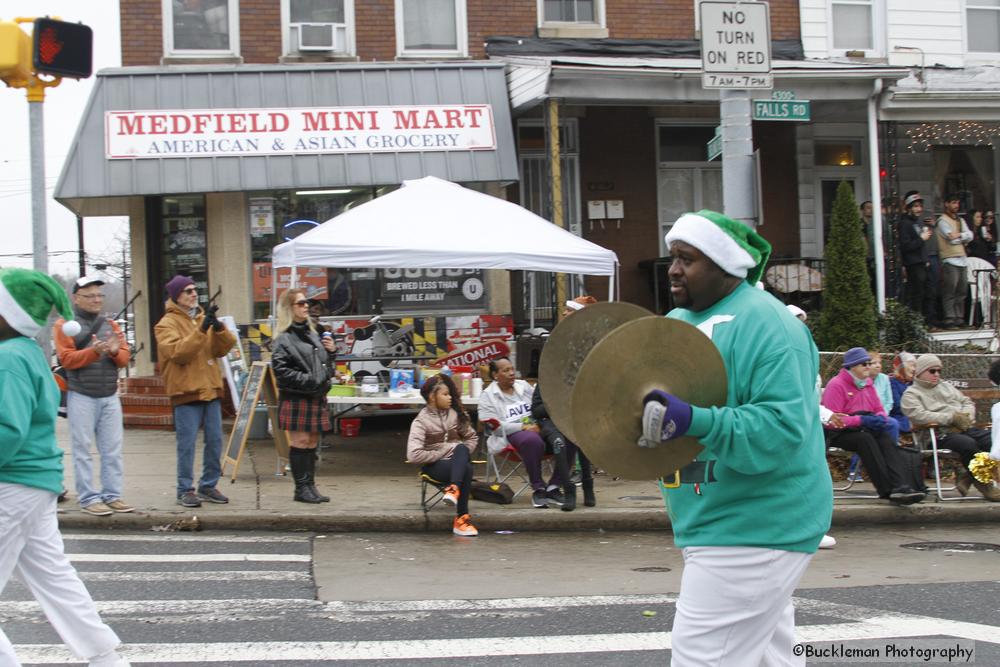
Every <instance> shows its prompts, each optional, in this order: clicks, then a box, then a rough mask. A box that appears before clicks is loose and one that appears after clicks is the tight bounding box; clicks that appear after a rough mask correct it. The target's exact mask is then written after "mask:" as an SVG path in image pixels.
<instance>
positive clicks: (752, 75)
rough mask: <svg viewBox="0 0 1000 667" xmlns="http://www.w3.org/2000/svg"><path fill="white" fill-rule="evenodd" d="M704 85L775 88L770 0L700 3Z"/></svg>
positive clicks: (709, 0)
mask: <svg viewBox="0 0 1000 667" xmlns="http://www.w3.org/2000/svg"><path fill="white" fill-rule="evenodd" d="M698 11H699V12H700V14H699V16H700V17H701V67H702V87H703V88H771V87H773V86H774V80H773V78H772V76H771V23H770V18H769V13H768V7H767V3H766V2H713V1H712V0H702V2H699V3H698Z"/></svg>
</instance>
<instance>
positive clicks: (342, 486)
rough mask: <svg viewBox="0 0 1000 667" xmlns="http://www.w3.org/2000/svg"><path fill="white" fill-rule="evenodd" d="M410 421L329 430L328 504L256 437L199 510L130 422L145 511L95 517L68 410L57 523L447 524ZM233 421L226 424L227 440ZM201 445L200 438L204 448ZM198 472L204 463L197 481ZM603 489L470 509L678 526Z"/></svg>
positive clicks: (137, 488) (486, 520)
mask: <svg viewBox="0 0 1000 667" xmlns="http://www.w3.org/2000/svg"><path fill="white" fill-rule="evenodd" d="M411 420H412V415H405V416H404V415H399V416H380V417H368V418H365V419H364V420H363V422H362V429H361V433H360V434H359V435H358V436H357V437H353V438H345V437H342V436H334V435H331V434H328V435H326V436H325V440H326V442H328V443H329V444H330V447H329V448H324V449H322V450H321V461H320V463H319V465H318V467H317V479H316V485H317V487H318V488H319V489H320V491H321V492H322V493H325V494H326V495H328V496H330V497H331V499H332V500H331V502H329V503H323V504H320V505H307V504H304V503H297V502H294V501H293V500H292V491H293V486H292V481H291V478H290V477H288V476H276V475H275V470H276V462H277V457H276V455H275V450H274V446H273V445H272V444H271V442H270V441H265V440H259V441H251V442H249V443H248V444H247V448H246V450H245V452H244V455H243V458H242V460H241V463H240V468H239V471H238V475H237V476H236V480H235V482H232V483H231V482H230V478H231V475H232V469H231V468H228V469H227V470H226V471H225V473H226V474H225V475H224V477H223V480H222V481H221V482H220V483H219V490H220V491H222V492H223V493H224V494H226V495H227V496H229V498H230V502H229V504H228V505H215V504H211V503H204V504H203V505H202V507H200V508H197V509H185V508H182V507H180V506H179V505H177V504H176V494H175V491H174V489H175V485H176V481H175V480H176V478H175V471H176V460H177V458H176V454H175V444H174V443H175V441H174V434H173V432H168V431H144V430H132V429H129V430H126V431H125V489H124V499H125V500H126V501H127V502H129V503H130V504H132V505H134V506H135V507H136V508H137V509H136V512H135V513H132V514H116V515H114V516H110V517H94V516H90V515H88V514H84V513H83V512H81V511H80V509H79V506H78V505H77V503H76V493H75V491H74V486H73V471H72V468H73V466H72V461H71V457H70V455H69V431H68V428H67V424H66V420H64V419H60V420H58V426H57V436H58V439H59V443H60V445H61V446H62V447H63V449H64V450H65V451H66V452H67V454H66V457H65V458H64V460H63V463H64V466H65V469H66V488H67V489H69V490H70V495H69V498H68V499H67V500H66V501H65V502H63V503H61V504H60V506H59V507H60V510H62V511H61V512H60V514H59V522H60V525H61V526H62V527H64V528H84V529H88V530H93V529H99V528H102V527H103V528H109V529H112V528H113V529H136V530H150V529H153V528H156V527H160V526H166V525H168V524H171V523H172V522H174V521H177V520H179V519H183V518H185V517H190V516H192V515H195V516H197V517H198V519H199V520H200V523H201V526H202V528H203V529H206V530H310V531H345V532H346V531H402V532H405V531H425V530H432V531H447V530H448V529H449V528H450V527H451V520H452V519H453V518H454V510H453V509H452V508H451V507H450V506H447V505H444V504H440V505H438V506H437V507H435V508H434V509H432V510H431V511H430V513H429V514H427V515H426V516H425V515H424V513H423V512H422V511H421V509H420V482H419V479H418V477H417V467H416V466H414V465H410V464H407V463H405V462H404V459H405V457H406V435H407V432H408V429H409V424H410V421H411ZM229 426H230V424H226V425H225V432H226V435H225V440H227V439H228V430H229ZM225 440H224V442H223V447H225V445H226V442H225ZM200 448H201V444H200V442H199V455H200ZM199 460H200V459H199ZM199 471H200V462H198V463H197V464H196V469H195V476H196V478H197V476H198V473H199ZM475 474H476V477H478V478H480V479H485V477H486V471H485V466H476V471H475ZM512 486H513V485H512ZM855 488H856V489H857V490H858V493H859V494H863V493H865V492H868V493H870V492H871V486H870V485H868V484H861V485H855ZM595 489H596V494H597V507H584V506H583V498H582V493H581V494H578V495H577V501H578V505H577V509H576V510H574V511H572V512H563V511H560V510H558V509H537V508H533V507H532V506H531V499H530V494H529V493H528V492H525V493H523V494H521V495H520V496H519V497H518V498H516V499H515V501H514V503H513V504H512V505H494V504H490V503H483V502H479V501H472V503H471V507H470V513H471V514H472V517H473V521H474V523H475V524H476V526H477V527H478V528H479V529H480V531H481V532H483V533H486V532H492V531H500V530H512V531H527V530H532V531H535V530H596V529H602V530H631V531H635V530H668V529H669V527H670V523H669V519H668V517H667V514H666V512H665V510H664V507H663V501H662V500H661V497H660V492H659V489H658V487H657V484H656V483H655V482H650V481H646V482H635V481H629V480H616V479H613V478H611V477H610V476H608V475H604V474H601V475H598V476H597V477H596V482H595ZM516 490H517V488H516V487H515V491H516ZM970 493H972V494H974V493H975V491H974V490H973V491H971V492H970ZM761 520H766V517H761ZM833 521H834V526H835V527H836V526H837V525H858V524H898V523H909V524H912V523H941V522H948V523H956V522H970V523H971V522H989V521H1000V503H990V502H987V501H985V500H982V499H981V498H978V499H976V500H968V501H963V502H944V503H942V502H936V501H934V500H932V499H930V498H928V499H927V500H925V501H924V502H923V503H920V504H918V505H911V506H909V507H896V506H893V505H890V504H889V503H887V502H885V501H871V500H863V499H848V500H837V501H836V504H835V508H834V519H833ZM834 530H835V529H834Z"/></svg>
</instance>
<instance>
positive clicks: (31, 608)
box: [0, 598, 326, 621]
mask: <svg viewBox="0 0 1000 667" xmlns="http://www.w3.org/2000/svg"><path fill="white" fill-rule="evenodd" d="M208 603H210V605H208V606H206V605H207V604H208ZM94 604H95V605H97V611H98V612H100V614H101V615H102V616H108V617H114V616H131V617H139V616H143V617H145V616H164V615H185V616H190V615H192V614H202V613H205V612H206V609H208V610H210V612H211V614H212V615H214V616H220V617H224V616H238V615H240V614H254V613H261V612H282V611H293V612H305V611H322V612H324V613H325V611H326V607H325V606H324V605H323V603H322V602H319V601H317V600H308V599H305V598H259V599H258V598H250V599H239V598H237V599H229V600H215V599H213V600H208V601H206V600H95V601H94ZM41 613H42V609H41V607H40V606H39V605H38V603H37V602H35V601H34V600H23V601H0V618H3V619H4V620H7V621H10V620H17V619H16V618H15V616H18V617H21V618H27V617H36V616H38V615H39V614H41Z"/></svg>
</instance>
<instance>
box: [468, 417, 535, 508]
mask: <svg viewBox="0 0 1000 667" xmlns="http://www.w3.org/2000/svg"><path fill="white" fill-rule="evenodd" d="M494 422H495V420H492V419H490V420H487V421H485V422H483V435H484V436H485V437H484V439H485V440H489V437H490V434H491V433H492V432H493V431H494V430H495V429H496V428H498V427H499V424H498V423H494ZM486 459H487V461H486V480H487V481H488V482H491V483H496V484H502V483H506V482H507V480H509V479H510V478H511V477H515V476H516V478H517V479H519V480H520V483H521V486H520V488H518V489H516V490H515V491H514V497H515V498H517V497H518V496H519V495H521V494H522V493H524V491H525V490H526V489H529V488H531V480H530V479H529V478H528V474H527V473H526V472H525V470H524V462H523V461H521V457H520V455H519V454H518V453H517V450H516V449H514V448H513V447H512V446H511V445H507V446H506V447H504V448H503V449H502V450H500V451H499V452H497V453H496V454H494V453H493V452H491V451H490V450H489V447H487V448H486ZM546 462H548V463H549V464H550V469H549V470H548V471H547V472H546V470H545V469H544V467H543V469H542V477H546V476H550V475H551V474H552V471H551V462H552V455H551V454H546V455H545V456H543V457H542V464H543V466H544V464H545V463H546ZM511 488H513V485H511Z"/></svg>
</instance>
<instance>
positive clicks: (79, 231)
mask: <svg viewBox="0 0 1000 667" xmlns="http://www.w3.org/2000/svg"><path fill="white" fill-rule="evenodd" d="M76 244H77V247H78V248H79V249H80V250H79V257H78V260H77V261H78V263H79V268H80V277H81V278H82V277H83V276H85V275H87V253H86V252H84V249H83V216H82V215H78V216H76Z"/></svg>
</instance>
